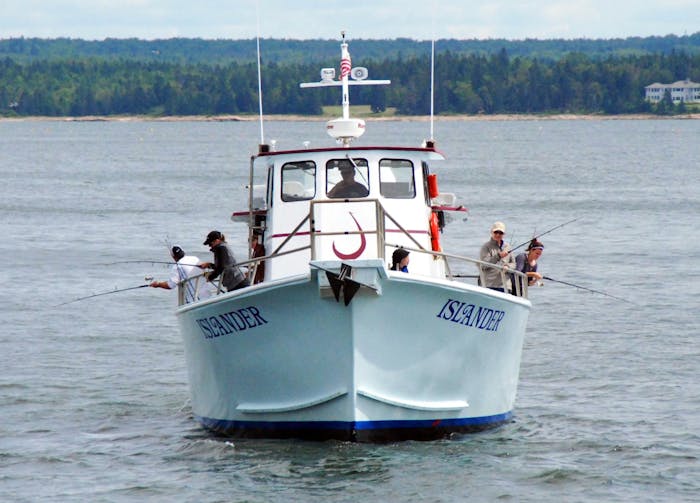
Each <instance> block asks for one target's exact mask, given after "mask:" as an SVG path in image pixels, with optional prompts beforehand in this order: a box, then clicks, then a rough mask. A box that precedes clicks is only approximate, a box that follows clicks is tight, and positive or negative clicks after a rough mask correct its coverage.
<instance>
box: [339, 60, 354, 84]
mask: <svg viewBox="0 0 700 503" xmlns="http://www.w3.org/2000/svg"><path fill="white" fill-rule="evenodd" d="M351 68H352V63H351V62H350V56H348V57H347V58H343V59H341V60H340V78H341V79H342V78H343V77H347V76H348V75H350V70H351Z"/></svg>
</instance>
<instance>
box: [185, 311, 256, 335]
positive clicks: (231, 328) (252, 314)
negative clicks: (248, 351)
mask: <svg viewBox="0 0 700 503" xmlns="http://www.w3.org/2000/svg"><path fill="white" fill-rule="evenodd" d="M196 321H197V325H199V329H200V330H201V331H202V333H203V334H204V338H205V339H213V338H214V337H220V336H222V335H231V334H233V333H236V332H243V331H244V330H248V329H249V328H255V327H260V326H262V325H265V324H266V323H267V320H266V319H265V318H263V317H262V315H261V314H260V309H258V308H257V307H255V306H248V307H243V308H241V309H237V310H235V311H229V312H228V313H224V314H219V315H217V316H210V317H208V318H199V319H197V320H196Z"/></svg>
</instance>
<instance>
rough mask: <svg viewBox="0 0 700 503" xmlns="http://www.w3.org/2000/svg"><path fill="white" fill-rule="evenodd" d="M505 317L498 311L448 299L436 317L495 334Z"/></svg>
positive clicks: (503, 312)
mask: <svg viewBox="0 0 700 503" xmlns="http://www.w3.org/2000/svg"><path fill="white" fill-rule="evenodd" d="M505 315H506V313H505V311H499V310H498V309H491V308H490V307H483V306H477V305H475V304H467V303H466V302H460V301H458V300H453V299H448V300H447V302H445V305H443V306H442V309H440V312H439V313H438V315H437V317H438V318H440V319H442V320H447V321H451V322H453V323H458V324H459V325H466V326H467V327H474V328H478V329H479V330H486V331H489V332H495V331H497V330H498V326H499V325H500V323H501V321H502V320H503V317H504V316H505Z"/></svg>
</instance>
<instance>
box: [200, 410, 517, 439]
mask: <svg viewBox="0 0 700 503" xmlns="http://www.w3.org/2000/svg"><path fill="white" fill-rule="evenodd" d="M512 417H513V413H512V412H506V413H504V414H496V415H493V416H482V417H469V418H456V419H432V420H411V421H356V422H353V421H274V422H273V421H232V420H225V419H212V418H208V417H201V416H197V421H199V422H200V423H201V424H202V425H203V426H204V427H206V428H208V429H210V430H213V431H214V432H216V433H220V434H224V435H232V436H237V437H267V436H269V437H308V438H338V439H346V438H347V439H351V440H352V439H357V438H359V439H362V438H368V439H371V438H374V437H375V436H377V435H380V436H381V438H387V439H388V438H396V439H400V438H413V437H415V436H416V434H417V433H418V435H417V436H418V437H422V438H429V437H431V436H433V437H434V438H439V437H442V436H445V435H447V434H449V433H452V432H472V431H480V430H485V429H488V428H493V427H495V426H498V425H500V424H502V423H505V422H507V421H509V420H510V419H511V418H512Z"/></svg>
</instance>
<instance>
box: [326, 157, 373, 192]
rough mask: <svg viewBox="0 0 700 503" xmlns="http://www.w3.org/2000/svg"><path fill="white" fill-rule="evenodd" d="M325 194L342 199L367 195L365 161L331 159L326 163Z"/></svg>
mask: <svg viewBox="0 0 700 503" xmlns="http://www.w3.org/2000/svg"><path fill="white" fill-rule="evenodd" d="M326 194H327V195H328V197H330V198H334V199H344V198H351V197H367V196H368V195H369V167H368V164H367V159H352V160H351V159H349V158H345V159H332V160H330V161H328V162H327V163H326Z"/></svg>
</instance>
